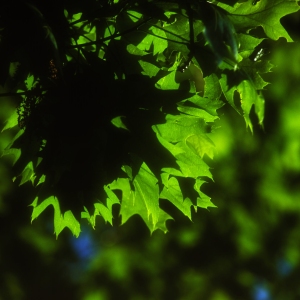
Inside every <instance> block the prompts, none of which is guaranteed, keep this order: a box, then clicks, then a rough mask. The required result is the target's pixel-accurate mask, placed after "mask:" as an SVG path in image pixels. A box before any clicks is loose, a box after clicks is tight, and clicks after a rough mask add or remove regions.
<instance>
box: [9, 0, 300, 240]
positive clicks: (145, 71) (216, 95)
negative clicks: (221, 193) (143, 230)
mask: <svg viewBox="0 0 300 300" xmlns="http://www.w3.org/2000/svg"><path fill="white" fill-rule="evenodd" d="M115 2H116V1H115ZM252 2H253V1H231V0H224V1H214V4H211V3H208V2H202V4H201V5H199V3H198V2H194V1H191V7H192V10H191V11H190V12H188V10H187V9H186V8H187V7H186V4H184V3H183V2H182V1H174V3H172V2H170V3H167V4H166V3H161V2H156V1H141V2H136V3H135V1H131V2H130V3H126V5H124V6H122V2H119V3H116V4H112V3H110V2H109V4H108V5H107V6H103V7H102V6H101V4H99V3H98V4H95V11H94V12H93V13H92V12H87V11H86V8H84V9H83V11H82V12H76V13H71V12H70V11H71V10H70V9H69V10H68V8H66V9H65V18H66V20H67V21H68V23H69V30H70V32H72V34H71V35H72V36H71V38H70V40H69V45H68V47H67V48H66V50H65V53H64V55H65V57H66V61H65V67H64V68H65V72H66V73H67V74H69V76H70V78H67V80H66V82H68V80H69V82H71V83H72V85H73V86H77V87H76V88H75V87H74V89H76V91H78V93H77V94H78V95H77V94H76V93H75V92H74V93H73V99H70V101H66V102H64V101H65V98H66V97H68V96H67V95H68V94H69V91H68V90H67V88H65V87H64V85H63V84H62V85H60V84H54V85H52V86H50V88H49V90H50V91H49V92H47V93H46V94H45V99H46V100H43V101H44V102H43V103H47V105H44V106H45V108H44V107H43V105H40V106H37V107H38V109H39V110H38V112H39V114H36V113H35V114H34V115H35V116H36V115H38V116H39V115H40V113H45V116H43V117H40V116H39V117H35V122H36V123H35V124H39V125H40V124H42V126H41V127H42V129H43V130H44V131H45V132H42V133H41V132H40V131H39V134H40V135H41V136H42V138H36V139H35V143H32V142H28V141H29V140H30V139H31V138H32V136H33V135H34V134H36V131H30V134H29V129H28V128H26V129H25V131H24V132H23V131H22V132H21V131H20V133H19V134H18V135H17V136H16V138H15V140H14V141H12V143H11V147H10V148H9V149H7V150H6V154H12V155H14V156H15V159H14V161H15V162H17V164H16V165H17V167H18V168H19V169H18V168H17V169H18V171H19V173H18V174H16V176H18V175H19V177H20V180H19V183H20V184H25V183H26V182H31V183H32V185H33V186H34V187H35V188H36V190H38V192H37V195H36V197H35V199H34V201H33V203H32V204H31V206H33V213H32V220H34V219H36V218H37V217H38V216H39V215H40V214H41V213H42V212H43V211H44V210H45V209H46V208H47V207H49V206H51V205H52V206H53V208H54V231H55V234H56V236H58V235H59V233H60V232H61V231H62V230H63V229H64V228H65V227H68V228H69V229H70V230H71V231H72V233H73V234H74V235H76V236H78V235H79V233H80V224H79V222H78V220H77V219H76V218H78V217H77V215H76V213H75V212H74V211H73V210H70V208H69V207H68V205H65V203H64V201H65V199H68V198H70V197H69V196H70V195H72V197H74V199H71V202H70V203H72V202H77V201H78V200H80V201H82V202H83V203H84V205H82V206H81V208H80V211H81V214H80V216H81V218H82V219H85V220H87V221H88V222H89V223H90V224H91V226H92V227H93V228H94V227H95V226H96V220H97V218H98V217H102V218H103V219H104V221H105V222H108V223H110V224H112V225H113V223H114V221H113V220H114V218H115V217H116V216H115V215H114V212H113V206H114V205H117V206H118V205H119V206H120V216H121V224H124V223H125V222H126V221H127V220H128V219H129V218H131V217H132V216H134V215H138V216H140V217H141V218H142V219H143V221H144V222H145V224H146V225H147V227H148V228H149V230H150V232H153V231H155V230H157V229H160V230H162V231H164V232H166V231H167V225H166V222H167V221H168V220H170V219H172V217H171V213H170V212H167V211H164V210H163V209H162V208H161V206H160V201H161V200H167V201H169V202H171V203H172V204H173V205H174V207H176V208H177V209H178V210H180V211H181V212H182V213H183V214H184V215H185V216H187V217H188V218H189V219H191V215H192V213H191V212H192V209H195V210H197V208H198V207H200V208H208V207H214V204H213V203H212V202H211V200H210V198H209V197H208V196H207V195H205V194H204V193H203V192H202V191H201V188H202V186H203V184H205V183H206V182H207V181H209V180H211V179H212V174H211V172H210V168H209V165H208V164H207V161H208V160H209V159H213V156H214V143H213V141H212V140H211V138H210V133H211V131H213V130H214V122H215V121H216V119H217V118H218V111H217V110H218V109H219V108H221V107H222V106H223V105H224V102H223V101H221V100H220V99H226V100H227V102H228V103H229V104H230V105H231V106H233V107H234V108H235V109H236V110H237V111H238V112H240V113H241V114H243V116H244V118H245V121H246V125H247V126H249V127H250V129H252V121H251V119H250V117H249V115H250V111H251V109H252V107H253V105H254V106H255V112H256V114H257V116H258V119H259V123H262V122H263V117H264V98H263V94H262V90H263V89H264V88H265V86H266V85H267V84H268V83H267V82H265V81H264V79H263V74H264V73H267V72H270V70H271V67H272V65H271V64H270V62H269V61H268V60H265V59H255V60H253V59H252V58H251V57H252V56H253V54H255V51H257V49H259V46H260V44H261V43H262V41H263V40H264V38H271V39H274V40H277V39H278V38H279V37H284V38H286V39H287V40H288V41H291V38H290V37H289V35H288V33H287V32H286V31H285V29H284V28H283V27H282V25H281V24H280V18H281V17H283V16H285V15H286V14H289V13H292V12H295V11H297V10H298V9H299V6H298V5H297V1H292V0H290V1H283V0H274V1H263V0H261V1H258V2H257V3H256V4H255V5H253V3H252ZM99 5H100V6H99ZM216 5H217V6H216ZM98 6H99V7H98ZM207 10H209V12H210V14H208V15H209V17H210V18H209V19H208V18H207V14H206V12H207ZM258 26H261V27H262V28H263V29H264V32H265V34H266V37H259V38H258V37H255V36H252V35H251V31H250V30H251V29H253V28H256V27H258ZM216 29H217V30H216ZM203 33H204V35H203ZM203 37H204V38H203ZM206 43H207V44H208V45H209V46H210V47H207V45H206ZM203 58H209V59H206V61H205V59H203ZM216 58H217V64H218V65H219V68H216V64H215V60H216ZM204 61H205V77H204V78H203V76H202V73H201V68H202V67H203V68H204ZM222 62H223V63H224V64H223V63H222ZM189 64H192V66H193V68H194V69H193V70H196V71H197V72H196V73H197V76H194V75H193V74H192V72H190V70H191V69H192V67H190V68H191V69H189ZM186 68H187V71H186V72H187V73H186V74H189V75H186V74H185V75H183V73H182V71H184V70H185V69H186ZM70 70H71V71H70ZM70 74H71V75H70ZM91 74H92V75H91ZM80 76H81V77H80ZM28 78H29V79H30V80H31V81H33V77H31V76H28ZM78 78H80V79H78ZM85 78H88V79H85ZM180 78H184V79H185V80H182V79H180ZM66 82H64V84H68V83H66ZM98 84H99V86H101V87H102V91H101V92H102V94H100V93H99V95H98V96H96V97H95V96H94V94H95V93H96V94H97V85H98ZM100 84H101V85H100ZM31 85H33V83H32V82H31ZM79 85H84V88H82V89H80V88H79V87H78V86H79ZM61 86H63V88H62V87H61ZM199 86H200V87H201V89H199ZM30 89H31V87H27V90H30ZM59 89H60V90H59ZM55 90H59V91H60V93H61V94H62V95H63V96H61V95H60V94H59V93H57V94H55V92H53V91H55ZM174 91H175V92H176V93H174ZM24 92H25V94H26V91H23V93H24ZM60 97H61V98H60ZM222 97H223V98H222ZM57 98H58V99H61V102H59V101H58V100H57ZM53 99H56V100H53ZM82 99H88V100H86V101H91V102H88V104H87V103H85V105H91V107H93V105H95V103H96V102H97V101H100V102H101V109H100V110H99V114H98V111H97V109H96V108H95V109H94V107H93V108H92V110H87V109H81V108H80V107H81V106H80V105H82V103H83V102H82ZM89 99H93V100H89ZM99 99H100V100H99ZM45 101H49V103H50V104H49V103H48V102H45ZM53 101H54V102H53ZM55 101H56V102H55ZM76 101H77V102H76ZM93 101H94V102H93ZM53 103H56V104H57V105H59V107H60V109H59V110H56V109H53V106H54V108H56V106H55V105H56V104H55V105H53ZM62 103H66V104H64V105H65V108H64V107H63V104H62ZM72 104H73V107H74V109H73V110H72V109H71V113H70V112H69V111H70V108H72ZM76 105H77V106H78V107H75V106H76ZM82 107H84V106H82ZM49 111H50V112H49ZM56 111H58V112H56ZM81 112H83V114H91V115H90V117H89V118H83V119H84V120H85V124H80V119H81V117H80V113H81ZM64 113H65V114H69V115H68V117H71V118H72V117H73V119H71V121H70V122H65V121H64V122H63V124H64V127H66V128H67V129H65V131H66V132H65V134H67V135H68V137H67V136H62V137H61V139H59V138H58V139H57V138H56V137H55V134H56V132H58V131H63V130H61V128H60V125H59V124H57V122H58V120H62V119H63V117H62V116H61V115H60V114H62V115H63V114H64ZM101 113H102V114H101ZM72 114H73V115H72ZM99 119H100V121H98V120H99ZM36 120H38V121H39V122H37V121H36ZM48 120H49V121H48ZM53 120H54V121H53ZM17 123H18V121H17V114H13V115H12V116H11V118H10V119H9V120H8V122H7V124H6V126H5V127H4V129H9V128H11V127H14V126H16V125H17ZM70 123H71V125H70ZM78 123H79V125H78ZM89 123H90V125H89ZM51 126H53V127H54V128H55V129H59V130H57V131H55V134H52V133H51V132H52V131H51V130H52V128H50V127H51ZM97 126H99V127H97ZM74 127H75V129H74ZM77 129H78V130H84V131H85V132H86V133H88V132H91V133H90V136H89V138H90V139H91V140H92V142H91V141H88V142H85V143H86V145H87V146H85V145H82V144H83V142H80V141H79V142H78V141H77V140H80V139H82V141H83V140H84V138H85V134H82V135H79V137H78V136H76V135H75V134H74V137H75V138H74V139H72V138H70V136H72V134H73V133H74V132H75V131H76V130H77ZM31 130H32V128H31ZM49 132H50V133H49ZM22 133H24V135H22ZM22 139H23V140H22ZM75 140H76V141H75ZM148 140H149V141H151V142H149V144H147V145H145V143H147V142H148ZM20 141H21V142H20ZM53 141H55V142H56V143H58V141H60V144H59V145H58V144H57V145H53V143H54V142H53ZM109 143H110V144H109ZM24 147H25V148H26V149H24ZM28 148H29V149H28ZM86 149H88V150H86ZM85 151H86V152H85ZM86 153H87V154H86ZM129 153H130V154H129ZM114 155H115V156H114ZM107 157H109V159H107ZM107 160H108V162H107ZM86 165H87V166H88V167H87V166H86ZM89 168H90V169H89ZM97 168H99V169H97ZM112 170H113V171H112ZM87 171H90V173H91V174H94V173H95V176H94V177H95V178H96V179H95V180H94V179H93V178H94V177H93V176H92V175H89V174H79V173H80V172H81V173H85V172H87ZM76 172H78V174H75V175H74V174H73V173H76ZM97 172H98V173H99V174H100V175H99V174H98V173H97ZM86 175H89V176H90V177H88V176H86ZM72 176H74V177H72ZM86 177H88V180H86ZM68 178H74V180H75V181H76V182H77V183H78V184H77V185H76V184H75V185H74V186H72V185H71V184H70V183H69V182H68ZM103 178H104V179H103ZM81 181H93V184H91V185H89V184H87V182H85V183H82V182H81ZM94 181H95V182H94ZM62 182H63V183H62ZM81 185H82V186H81ZM70 186H72V189H74V191H73V190H72V192H71V191H70V190H69V191H68V190H67V189H68V188H69V189H70ZM90 186H91V188H90ZM91 190H92V192H91ZM82 195H84V196H82ZM87 195H88V196H87ZM72 197H71V198H72ZM88 197H91V199H87V198H88ZM75 198H76V199H75ZM91 201H92V205H91V203H90V202H91ZM85 203H86V204H85ZM67 204H69V202H67ZM64 210H65V212H62V211H64Z"/></svg>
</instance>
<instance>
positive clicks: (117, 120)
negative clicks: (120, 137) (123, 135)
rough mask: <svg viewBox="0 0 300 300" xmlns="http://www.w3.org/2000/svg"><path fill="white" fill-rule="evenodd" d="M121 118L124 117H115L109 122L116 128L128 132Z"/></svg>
mask: <svg viewBox="0 0 300 300" xmlns="http://www.w3.org/2000/svg"><path fill="white" fill-rule="evenodd" d="M122 118H124V116H118V117H115V118H113V119H112V120H111V123H112V124H113V125H114V126H116V127H117V128H123V129H125V130H128V128H127V127H126V125H125V124H124V123H123V121H122Z"/></svg>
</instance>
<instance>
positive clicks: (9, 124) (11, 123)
mask: <svg viewBox="0 0 300 300" xmlns="http://www.w3.org/2000/svg"><path fill="white" fill-rule="evenodd" d="M18 123H19V122H18V113H17V111H16V110H15V111H14V112H13V113H12V115H11V116H10V117H9V118H8V119H7V121H6V123H5V126H4V127H3V129H2V131H1V132H3V131H4V130H7V129H10V128H13V127H15V126H17V125H18Z"/></svg>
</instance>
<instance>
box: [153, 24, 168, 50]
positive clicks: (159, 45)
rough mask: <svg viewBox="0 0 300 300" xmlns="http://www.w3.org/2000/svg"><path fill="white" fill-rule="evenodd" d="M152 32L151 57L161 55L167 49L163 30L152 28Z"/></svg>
mask: <svg viewBox="0 0 300 300" xmlns="http://www.w3.org/2000/svg"><path fill="white" fill-rule="evenodd" d="M152 32H153V34H155V36H154V37H153V46H154V49H153V55H156V54H158V53H162V52H163V51H164V50H165V49H166V48H167V47H168V42H167V41H166V39H167V36H166V33H165V31H164V30H162V29H160V28H157V27H153V28H152Z"/></svg>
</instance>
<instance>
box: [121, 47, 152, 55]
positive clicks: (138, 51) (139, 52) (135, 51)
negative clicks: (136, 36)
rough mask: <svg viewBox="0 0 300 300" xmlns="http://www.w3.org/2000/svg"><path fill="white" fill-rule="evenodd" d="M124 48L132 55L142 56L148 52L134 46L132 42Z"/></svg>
mask: <svg viewBox="0 0 300 300" xmlns="http://www.w3.org/2000/svg"><path fill="white" fill-rule="evenodd" d="M126 49H127V51H128V53H130V54H132V55H139V56H144V55H147V54H148V53H147V52H145V51H143V50H141V49H140V48H138V47H136V46H134V45H133V44H129V45H127V46H126Z"/></svg>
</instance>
